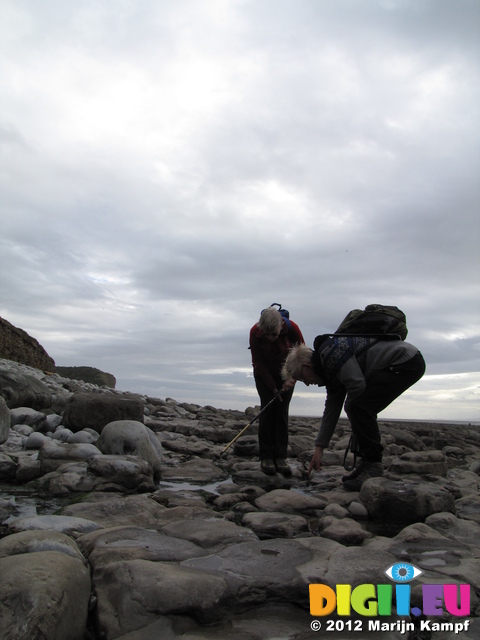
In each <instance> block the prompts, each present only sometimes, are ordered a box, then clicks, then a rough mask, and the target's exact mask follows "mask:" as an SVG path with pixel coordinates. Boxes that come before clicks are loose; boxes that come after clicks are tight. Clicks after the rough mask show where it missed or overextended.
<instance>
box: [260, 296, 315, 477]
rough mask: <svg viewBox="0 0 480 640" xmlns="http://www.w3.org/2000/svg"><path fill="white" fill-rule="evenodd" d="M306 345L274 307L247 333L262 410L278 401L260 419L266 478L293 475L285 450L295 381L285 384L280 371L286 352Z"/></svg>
mask: <svg viewBox="0 0 480 640" xmlns="http://www.w3.org/2000/svg"><path fill="white" fill-rule="evenodd" d="M296 344H305V341H304V339H303V335H302V332H301V331H300V328H299V327H298V325H297V324H295V322H292V320H290V319H288V318H285V317H284V316H282V314H281V313H280V311H279V310H278V309H277V308H276V306H274V305H272V306H270V307H268V308H267V309H264V310H263V311H262V313H261V315H260V319H259V321H258V322H257V323H256V324H255V325H254V326H253V327H252V328H251V330H250V349H251V352H252V365H253V375H254V379H255V386H256V388H257V391H258V395H259V396H260V407H261V409H263V407H265V405H266V404H268V403H269V402H270V400H272V399H273V398H274V397H276V396H278V395H279V394H280V393H281V395H280V397H279V398H278V400H277V402H274V403H273V404H272V405H271V407H270V408H269V409H268V410H267V411H266V412H265V413H264V414H263V415H262V416H260V418H259V423H258V446H259V457H260V464H261V469H262V471H263V472H264V473H266V474H268V475H273V474H275V473H276V472H277V471H278V472H279V473H281V474H282V475H284V476H285V477H288V476H291V475H292V471H291V469H290V467H289V465H288V464H287V462H286V457H287V447H288V409H289V405H290V400H291V399H292V395H293V389H294V386H295V381H294V380H288V381H286V382H285V381H284V380H283V379H282V375H281V371H282V367H283V364H284V362H285V359H286V357H287V354H288V352H289V350H290V349H291V348H292V347H294V346H295V345H296Z"/></svg>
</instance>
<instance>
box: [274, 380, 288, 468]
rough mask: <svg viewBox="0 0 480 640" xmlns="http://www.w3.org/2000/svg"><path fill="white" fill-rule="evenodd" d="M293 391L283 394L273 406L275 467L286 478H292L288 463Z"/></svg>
mask: <svg viewBox="0 0 480 640" xmlns="http://www.w3.org/2000/svg"><path fill="white" fill-rule="evenodd" d="M292 395H293V389H291V390H290V391H287V392H285V393H283V394H282V396H281V398H279V399H278V400H277V402H275V403H274V404H273V406H272V409H273V410H274V420H275V432H274V455H273V459H274V462H275V467H276V469H277V471H278V472H279V473H281V474H282V475H284V476H290V475H291V474H292V470H291V469H290V467H289V466H288V464H287V462H286V457H287V449H288V411H289V406H290V400H291V399H292Z"/></svg>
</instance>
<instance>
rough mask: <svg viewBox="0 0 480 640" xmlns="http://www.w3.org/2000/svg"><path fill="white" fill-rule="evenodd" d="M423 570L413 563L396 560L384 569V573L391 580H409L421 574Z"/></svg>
mask: <svg viewBox="0 0 480 640" xmlns="http://www.w3.org/2000/svg"><path fill="white" fill-rule="evenodd" d="M422 573H423V571H422V570H421V569H419V568H418V567H415V566H414V565H413V564H407V563H405V562H396V563H395V564H392V566H391V567H388V569H385V575H386V576H387V578H390V580H393V582H410V581H411V580H413V579H414V578H418V576H421V575H422Z"/></svg>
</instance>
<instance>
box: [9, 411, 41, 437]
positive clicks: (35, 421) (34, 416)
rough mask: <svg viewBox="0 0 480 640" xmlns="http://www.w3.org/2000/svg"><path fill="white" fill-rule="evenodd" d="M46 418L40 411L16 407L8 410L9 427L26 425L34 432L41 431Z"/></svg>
mask: <svg viewBox="0 0 480 640" xmlns="http://www.w3.org/2000/svg"><path fill="white" fill-rule="evenodd" d="M46 420H47V417H46V415H45V414H44V413H42V412H41V411H36V410H35V409H32V408H31V407H16V408H15V409H10V426H11V427H14V426H15V425H17V424H26V425H28V426H29V427H32V429H33V430H34V431H42V429H43V428H44V426H45V424H46Z"/></svg>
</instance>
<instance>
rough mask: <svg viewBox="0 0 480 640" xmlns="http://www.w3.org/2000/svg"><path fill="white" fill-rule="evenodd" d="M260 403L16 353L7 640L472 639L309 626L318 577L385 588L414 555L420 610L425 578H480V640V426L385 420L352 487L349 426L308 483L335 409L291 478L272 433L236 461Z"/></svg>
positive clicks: (478, 591)
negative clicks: (41, 366)
mask: <svg viewBox="0 0 480 640" xmlns="http://www.w3.org/2000/svg"><path fill="white" fill-rule="evenodd" d="M257 410H258V408H248V409H247V410H246V411H245V412H241V411H233V410H232V411H229V410H223V409H216V408H214V407H210V406H198V405H193V404H189V403H179V402H176V401H175V400H173V399H168V398H167V399H159V398H150V397H147V396H141V395H138V394H127V393H122V392H119V391H116V390H114V389H110V388H107V387H97V386H95V385H92V384H88V383H82V382H81V381H78V380H70V379H67V378H62V377H61V376H59V375H58V374H53V375H52V374H46V373H44V372H43V371H41V370H37V369H33V368H31V367H27V366H25V365H21V364H19V363H17V362H13V361H9V360H0V487H1V493H0V536H1V537H0V575H1V576H2V577H1V579H0V629H2V630H3V631H2V636H1V637H2V639H4V640H10V639H12V640H13V639H15V640H20V639H22V638H25V639H27V638H28V640H31V639H32V638H49V639H50V638H52V639H53V638H55V639H58V640H94V639H97V638H105V639H108V640H110V639H117V638H121V639H122V640H149V639H150V638H151V639H153V638H155V640H158V639H159V638H162V639H165V640H177V639H178V640H179V639H183V640H204V639H205V640H206V639H207V638H208V639H211V638H213V639H219V640H220V639H222V640H223V639H224V638H227V637H229V638H232V639H233V640H260V639H262V640H265V639H270V640H274V639H279V638H282V639H283V638H285V639H291V640H304V639H310V638H331V637H335V636H337V637H342V638H347V637H348V638H350V637H353V638H357V637H362V638H370V637H371V638H378V639H380V638H389V639H393V640H396V639H400V638H408V639H409V640H420V639H421V640H428V639H429V638H434V639H436V640H450V639H453V638H458V637H459V633H458V631H456V630H455V627H454V626H453V623H454V622H457V623H458V621H459V620H460V619H461V620H462V621H463V620H464V618H459V617H455V616H452V615H450V614H449V613H448V612H445V614H444V615H443V616H442V617H438V621H439V622H440V621H441V622H444V623H446V624H445V626H444V627H443V628H439V629H438V630H437V629H435V630H432V629H431V628H430V627H428V625H425V628H424V629H423V630H420V623H421V617H418V618H416V617H415V616H407V617H404V618H403V621H404V622H408V623H412V625H413V626H414V629H413V630H412V629H411V628H409V626H408V625H406V624H404V625H403V626H402V625H401V624H399V622H398V621H399V619H400V618H399V615H397V614H396V612H395V606H393V610H392V613H391V615H389V616H386V617H385V618H383V619H382V620H381V622H382V623H383V624H384V625H386V626H381V625H380V627H378V628H376V627H375V625H373V626H371V625H369V624H368V619H367V618H365V617H363V618H362V617H361V616H360V617H359V616H356V617H355V615H352V617H351V620H356V621H357V624H358V625H360V626H358V627H357V629H356V630H355V629H353V627H352V628H351V629H349V627H348V626H347V625H346V618H342V617H341V616H338V617H337V616H336V615H335V614H332V615H330V616H328V620H330V625H332V627H331V628H330V629H329V628H328V625H327V624H326V622H327V619H324V620H323V621H322V622H323V624H322V629H321V630H320V631H313V630H312V629H311V623H312V621H314V620H315V618H314V617H312V616H311V615H310V611H309V584H311V583H313V584H315V583H322V584H326V585H330V586H331V587H332V588H335V585H337V584H346V583H348V584H350V585H352V587H355V586H356V585H360V584H366V583H371V584H374V585H376V584H383V583H386V582H388V579H387V578H386V577H385V570H386V569H387V568H388V567H390V566H391V565H394V564H395V563H398V562H404V563H410V564H412V565H414V566H415V567H418V568H419V569H420V570H421V571H423V574H422V575H421V576H419V578H418V579H417V580H415V581H414V582H412V588H411V604H412V607H419V608H421V606H422V584H432V583H434V584H438V585H443V584H447V583H450V584H469V585H470V608H469V612H470V613H469V616H468V617H467V618H468V620H469V624H468V628H465V629H462V631H461V635H460V637H462V638H464V639H468V640H475V639H476V640H478V639H479V638H480V624H479V619H478V618H479V615H480V604H479V596H480V557H479V556H480V551H479V544H478V541H479V539H480V498H479V485H480V476H479V474H480V429H479V428H477V427H473V426H467V425H465V426H462V425H448V424H433V423H425V422H418V423H415V422H404V421H402V422H394V421H384V422H382V423H381V433H382V439H383V444H384V446H385V454H386V455H385V466H386V473H385V476H384V477H383V478H374V479H371V480H369V481H368V482H367V483H365V484H364V486H363V487H362V490H361V491H360V492H354V493H352V492H347V491H345V490H344V489H343V487H342V482H341V476H342V475H343V474H344V473H345V471H344V469H343V456H344V451H345V447H346V443H347V442H348V438H349V426H348V423H347V422H346V421H342V422H341V423H340V425H339V427H338V428H337V431H336V434H335V436H334V439H333V440H332V443H331V446H330V450H329V451H328V452H326V454H325V463H326V465H325V467H324V468H323V469H322V471H321V472H318V473H314V474H313V475H312V477H311V478H310V479H307V478H306V475H305V470H306V468H307V466H308V461H309V459H310V457H311V453H312V450H313V441H314V437H315V433H316V430H317V428H318V422H319V419H318V418H301V417H292V418H291V421H290V448H289V459H288V461H289V464H290V465H291V467H292V470H293V475H292V477H291V478H284V477H283V476H281V475H279V474H277V475H275V476H266V475H265V474H263V473H262V472H261V471H260V466H259V462H258V450H257V439H256V435H255V434H256V429H255V426H252V428H251V429H249V430H248V432H247V433H246V435H245V436H243V437H241V438H240V439H239V440H238V441H237V442H236V443H235V445H233V446H232V447H230V448H229V449H228V450H227V451H226V452H225V453H223V454H222V451H223V450H224V448H225V446H226V445H227V444H228V443H229V442H230V441H231V440H232V439H233V437H234V436H235V435H236V434H237V433H238V432H239V431H240V430H241V429H242V428H243V427H244V426H245V425H246V423H247V422H248V421H249V420H250V419H251V418H252V417H253V416H254V415H255V413H256V411H257ZM348 620H350V618H348ZM432 620H435V618H433V619H432ZM335 624H337V626H335ZM350 624H351V622H350ZM342 625H343V626H342ZM388 625H390V626H388ZM449 625H450V626H449ZM387 626H388V629H387ZM340 627H342V629H340ZM457 629H458V627H457ZM332 631H333V633H332ZM348 632H350V634H349V635H346V634H348Z"/></svg>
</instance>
